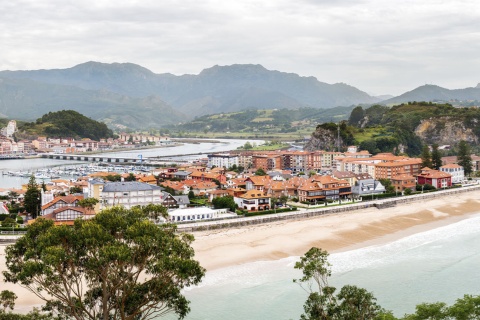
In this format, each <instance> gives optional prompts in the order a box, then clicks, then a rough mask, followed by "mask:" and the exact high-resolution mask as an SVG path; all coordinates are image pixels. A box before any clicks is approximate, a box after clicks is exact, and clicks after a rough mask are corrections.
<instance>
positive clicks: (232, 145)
mask: <svg viewBox="0 0 480 320" xmlns="http://www.w3.org/2000/svg"><path fill="white" fill-rule="evenodd" d="M216 141H220V143H214V142H205V143H199V144H192V143H185V144H183V145H181V146H175V147H166V148H152V149H142V150H126V151H119V152H114V153H108V155H110V156H112V157H120V156H124V157H132V158H137V157H138V156H139V155H142V157H143V158H147V157H155V156H169V155H179V154H191V153H200V152H212V153H213V152H223V151H229V150H235V149H237V148H238V147H240V146H243V145H244V144H245V142H247V141H250V142H251V143H253V142H256V143H257V144H261V143H263V140H255V141H254V140H242V139H218V140H216ZM99 154H101V153H99ZM138 158H139V159H140V157H138ZM79 164H83V165H85V164H87V163H86V162H76V161H70V160H54V159H42V158H36V159H19V160H18V159H17V160H0V188H20V187H21V186H22V184H26V183H27V182H28V179H29V178H28V177H17V176H8V175H6V173H7V172H8V171H14V172H15V171H27V170H28V171H35V170H38V169H45V168H53V167H66V166H73V165H79ZM2 173H4V174H2ZM47 181H48V180H47ZM37 182H41V181H37Z"/></svg>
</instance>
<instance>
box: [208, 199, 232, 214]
mask: <svg viewBox="0 0 480 320" xmlns="http://www.w3.org/2000/svg"><path fill="white" fill-rule="evenodd" d="M212 204H213V207H214V208H215V209H223V208H228V209H229V210H230V211H233V212H235V209H236V208H237V204H236V203H235V201H234V200H233V197H232V196H223V197H217V198H214V199H213V200H212Z"/></svg>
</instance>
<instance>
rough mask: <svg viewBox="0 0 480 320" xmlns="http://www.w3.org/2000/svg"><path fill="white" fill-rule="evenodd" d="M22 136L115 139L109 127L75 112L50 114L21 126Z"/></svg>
mask: <svg viewBox="0 0 480 320" xmlns="http://www.w3.org/2000/svg"><path fill="white" fill-rule="evenodd" d="M18 129H19V132H20V134H23V135H25V134H27V135H37V136H46V137H49V138H59V137H64V138H66V137H71V138H75V139H80V138H89V139H92V140H97V141H98V140H100V139H102V138H110V137H113V132H112V130H110V129H108V127H107V125H106V124H104V123H101V122H98V121H95V120H92V119H90V118H88V117H85V116H84V115H82V114H80V113H78V112H76V111H73V110H62V111H57V112H49V113H47V114H45V115H43V116H42V117H41V118H38V119H37V120H36V121H35V122H26V123H23V124H21V125H20V126H19V128H18Z"/></svg>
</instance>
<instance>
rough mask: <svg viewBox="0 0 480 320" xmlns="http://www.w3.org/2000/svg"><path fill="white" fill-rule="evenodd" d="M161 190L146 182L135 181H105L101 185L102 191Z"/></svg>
mask: <svg viewBox="0 0 480 320" xmlns="http://www.w3.org/2000/svg"><path fill="white" fill-rule="evenodd" d="M148 190H161V189H160V187H158V186H154V185H151V184H148V183H142V182H137V181H124V182H107V183H105V185H104V187H103V192H130V191H148Z"/></svg>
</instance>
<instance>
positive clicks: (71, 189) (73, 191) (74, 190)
mask: <svg viewBox="0 0 480 320" xmlns="http://www.w3.org/2000/svg"><path fill="white" fill-rule="evenodd" d="M69 192H70V194H75V193H83V189H82V188H81V187H79V186H75V187H71V188H70V190H69Z"/></svg>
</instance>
